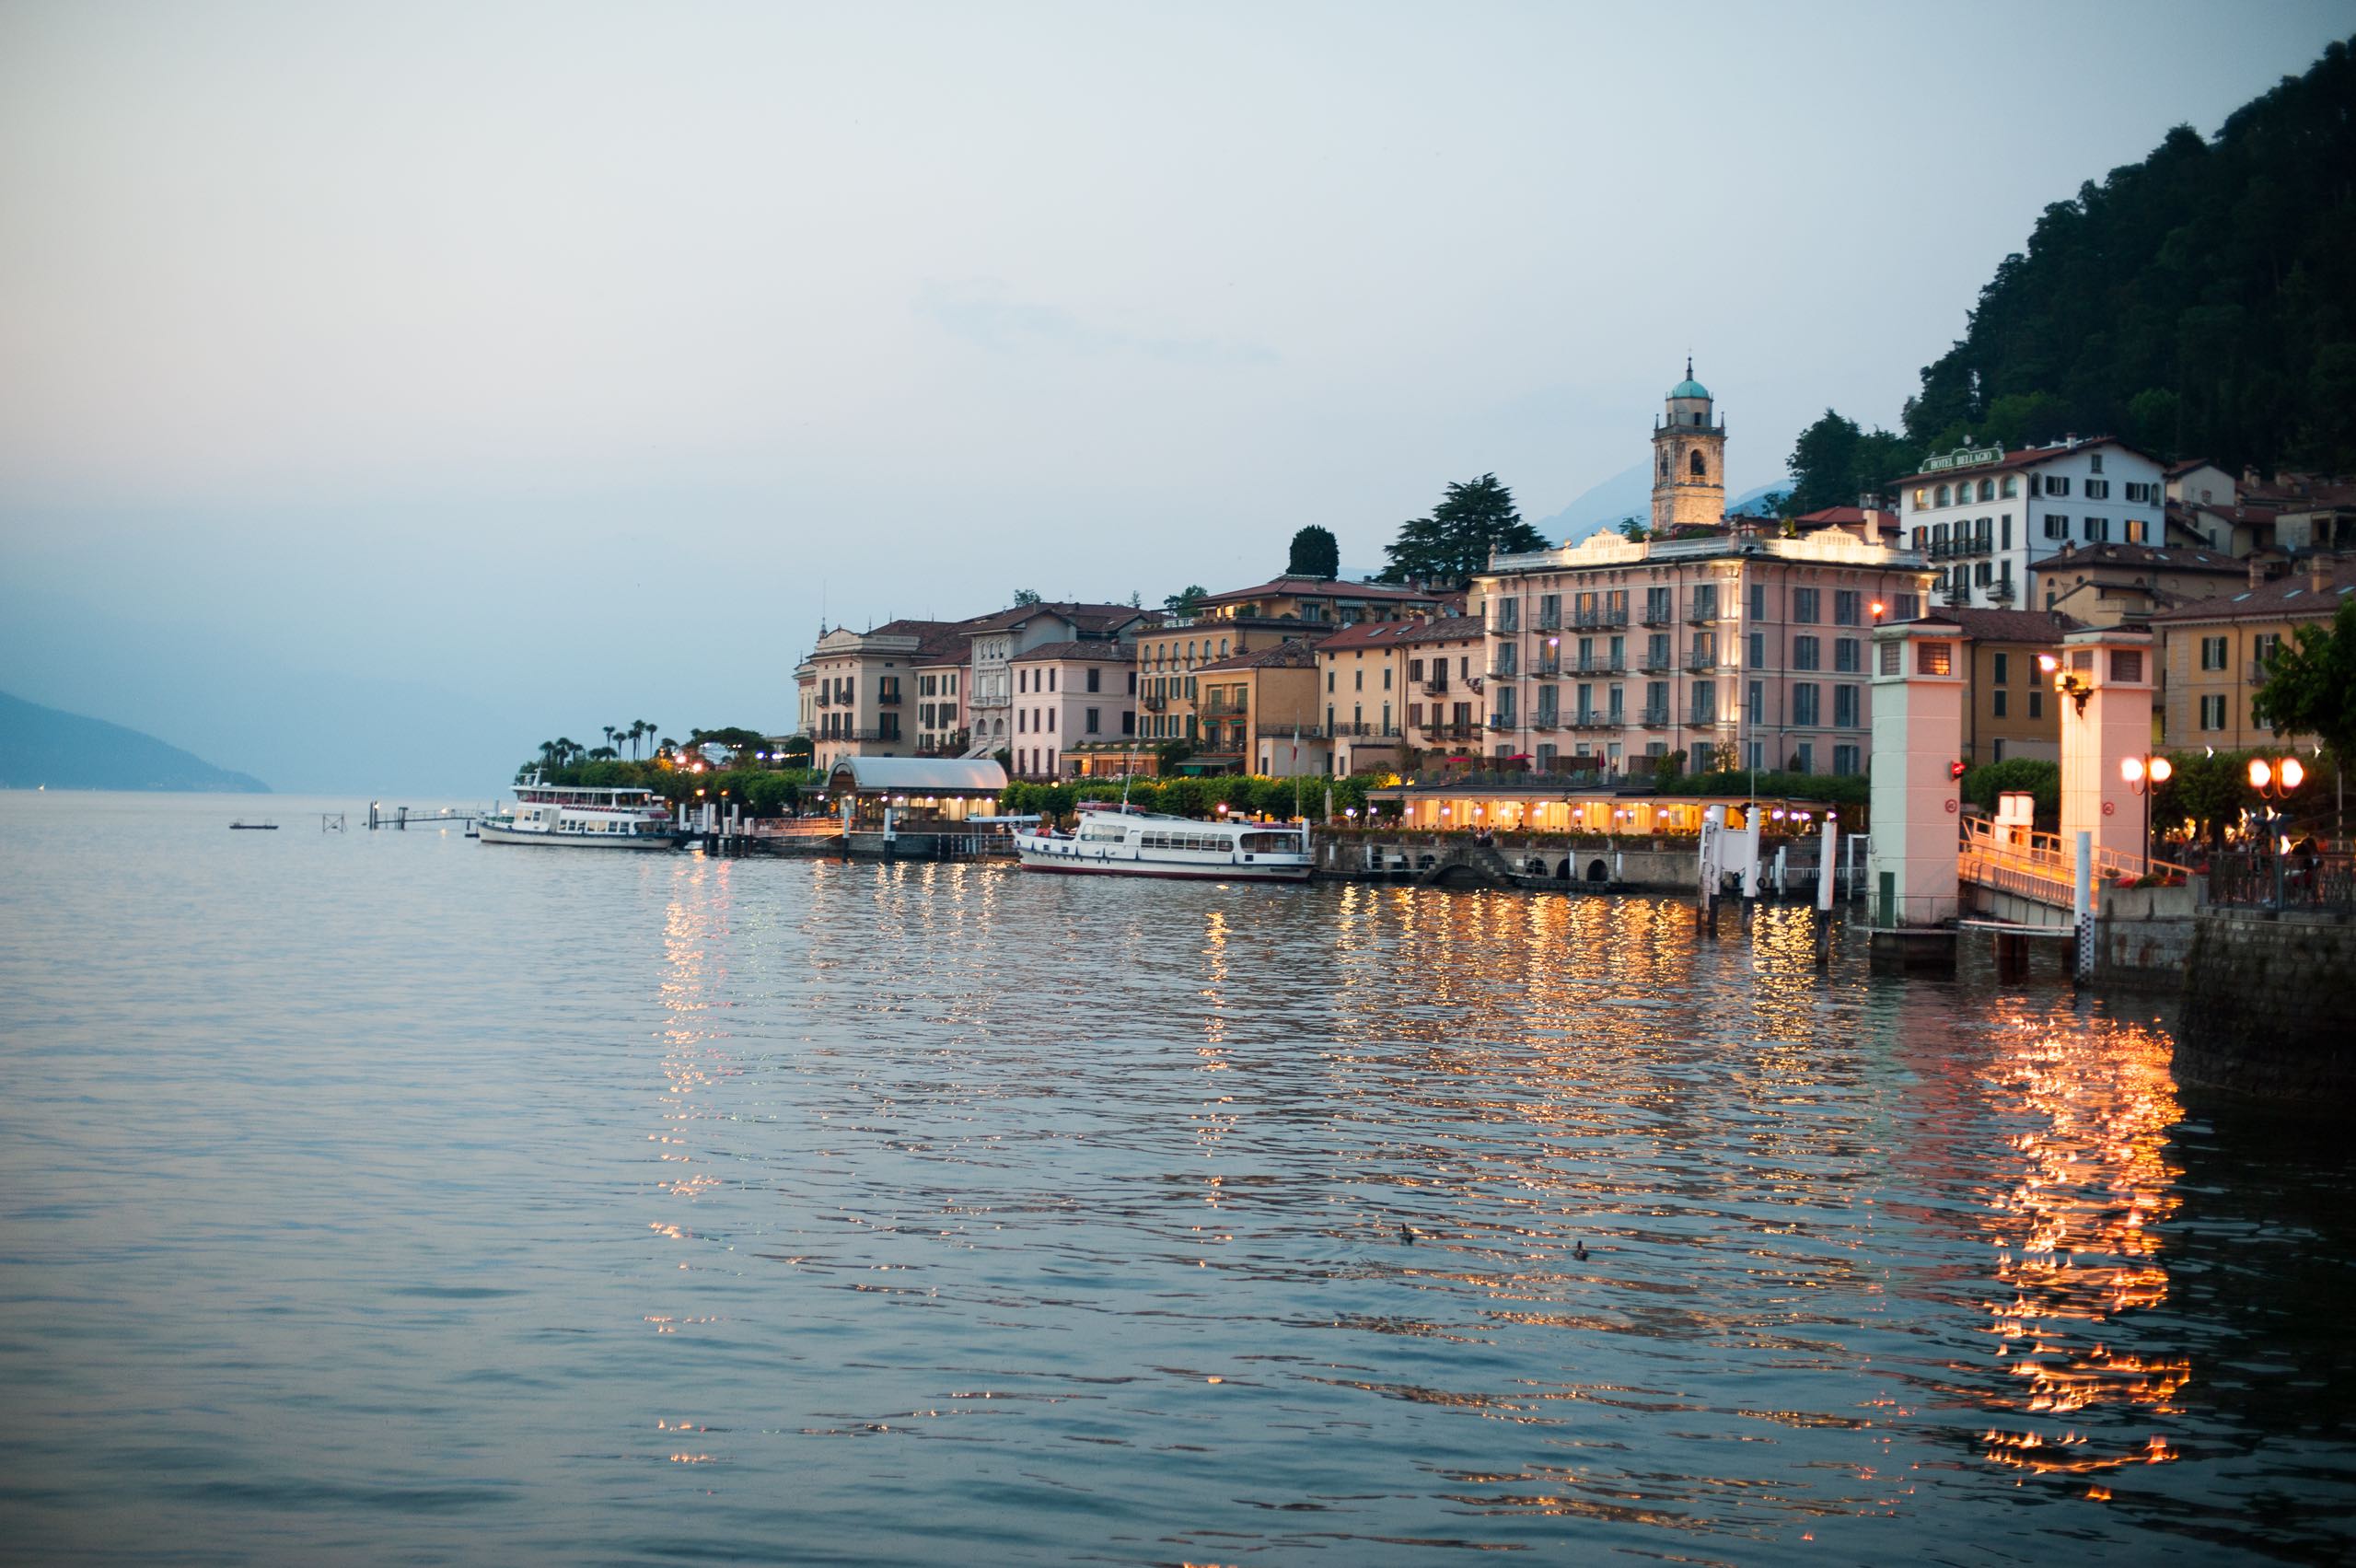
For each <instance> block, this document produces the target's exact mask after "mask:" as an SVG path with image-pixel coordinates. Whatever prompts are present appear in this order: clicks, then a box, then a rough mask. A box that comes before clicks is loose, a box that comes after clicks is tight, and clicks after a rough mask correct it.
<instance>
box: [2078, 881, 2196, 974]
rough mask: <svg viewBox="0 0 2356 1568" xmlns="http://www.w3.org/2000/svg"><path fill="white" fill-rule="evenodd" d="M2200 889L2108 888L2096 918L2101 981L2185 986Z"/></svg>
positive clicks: (2098, 972) (2098, 964)
mask: <svg viewBox="0 0 2356 1568" xmlns="http://www.w3.org/2000/svg"><path fill="white" fill-rule="evenodd" d="M2198 892H2199V889H2195V888H2106V889H2103V895H2102V913H2101V915H2100V916H2099V917H2098V918H2097V919H2096V920H2095V973H2094V981H2095V984H2096V985H2099V986H2104V987H2106V988H2112V989H2118V990H2125V991H2164V992H2166V993H2170V994H2171V995H2173V994H2175V993H2177V992H2179V991H2181V990H2183V989H2184V973H2185V963H2186V960H2187V959H2188V958H2190V957H2191V955H2192V915H2193V907H2194V900H2195V898H2196V896H2197V894H2198ZM2064 918H2067V917H2066V912H2065V916H2064Z"/></svg>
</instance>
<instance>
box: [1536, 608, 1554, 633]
mask: <svg viewBox="0 0 2356 1568" xmlns="http://www.w3.org/2000/svg"><path fill="white" fill-rule="evenodd" d="M1530 629H1531V630H1532V631H1534V632H1560V631H1561V630H1562V612H1561V610H1556V611H1554V612H1553V613H1552V614H1550V615H1549V614H1548V613H1547V612H1546V611H1544V610H1540V611H1538V619H1537V620H1536V621H1532V622H1531V623H1530Z"/></svg>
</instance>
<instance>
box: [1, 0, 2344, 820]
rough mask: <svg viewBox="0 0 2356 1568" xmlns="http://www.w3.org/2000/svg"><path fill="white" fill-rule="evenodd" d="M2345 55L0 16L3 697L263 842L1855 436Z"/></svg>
mask: <svg viewBox="0 0 2356 1568" xmlns="http://www.w3.org/2000/svg"><path fill="white" fill-rule="evenodd" d="M2352 30H2356V5H2351V4H2347V3H2340V4H2323V3H2313V4H2259V5H2236V6H2224V5H2218V6H2181V5H2148V4H2136V5H2130V4H2120V5H2092V4H2083V5H2059V6H2056V5H2050V4H2047V5H2034V6H2007V5H1989V6H1973V7H1969V8H1967V9H1965V10H1963V11H1955V10H1951V9H1933V8H1931V7H1921V6H1774V7H1769V6H1708V5H1689V6H1677V7H1641V8H1640V7H1636V6H1613V7H1600V6H1505V5H1489V6H1445V7H1443V6H1426V7H1407V6H1364V5H1350V6H1306V5H1301V6H1282V7H1266V6H1189V7H1184V8H1180V7H1176V6H1169V7H1154V8H1148V7H1141V6H1120V7H1107V6H996V7H981V6H858V7H853V6H830V7H818V6H774V5H741V6H738V5H722V4H702V5H684V6H661V7H656V6H599V5H584V4H571V3H568V4H563V5H547V6H531V5H496V6H474V5H469V6H436V5H415V6H370V7H359V6H324V5H227V4H191V5H162V4H155V5H135V4H117V5H87V4H55V5H50V4H32V3H25V0H14V3H9V4H5V5H0V215H5V222H0V366H6V371H5V374H0V552H5V555H0V563H5V564H4V565H0V690H7V691H13V692H15V693H16V694H17V695H19V696H23V697H27V698H29V699H31V700H33V701H36V702H43V703H52V704H54V705H58V706H64V707H69V708H74V709H75V710H77V711H81V712H86V713H90V714H96V715H97V716H100V717H105V718H110V719H113V720H116V721H118V722H122V723H127V724H132V725H134V726H139V727H142V728H145V729H149V730H151V731H153V732H155V733H157V734H158V735H161V736H162V737H163V738H166V739H168V740H170V741H172V742H174V743H175V744H179V745H182V746H186V747H188V748H190V749H193V750H196V751H197V752H199V753H200V754H201V755H203V756H205V757H207V758H208V759H209V760H211V761H216V762H219V763H221V764H223V765H225V766H228V767H233V768H241V769H246V770H249V771H251V772H257V773H260V774H261V776H263V777H264V778H267V779H269V780H270V781H271V782H272V783H273V784H278V785H279V786H280V787H281V788H288V787H296V788H319V789H333V790H339V791H359V792H370V793H374V792H378V791H381V790H387V789H411V790H425V789H447V790H448V791H452V792H456V793H459V794H464V795H469V796H488V795H490V794H492V793H493V792H495V791H496V790H497V789H498V788H499V787H500V786H501V785H502V784H504V783H505V779H506V777H507V774H508V772H509V770H510V769H511V768H512V766H513V764H514V762H515V761H517V760H519V759H520V758H522V757H523V756H524V755H526V754H527V753H528V751H529V750H530V749H531V748H532V746H533V744H534V743H536V742H537V741H539V740H540V739H541V738H545V737H548V736H551V735H554V734H557V733H559V732H563V733H567V734H570V735H572V736H573V737H574V738H578V739H583V740H586V741H589V742H591V743H595V741H597V740H598V739H600V738H602V737H601V736H600V735H599V733H598V728H599V725H600V724H601V723H625V722H627V721H628V720H630V719H633V718H642V717H643V718H652V719H654V720H656V722H658V723H659V724H661V725H662V726H663V727H664V728H665V729H666V730H667V731H670V732H673V733H679V734H684V733H685V731H686V730H687V729H688V727H690V726H691V725H695V724H712V725H717V724H725V723H742V724H749V725H756V726H765V727H770V728H773V729H782V728H785V727H789V726H790V725H791V722H792V719H793V716H794V696H793V683H792V670H793V667H794V665H795V662H796V660H797V658H798V657H799V656H800V655H801V654H802V653H803V652H804V651H805V649H806V648H807V645H808V644H809V641H810V638H811V635H812V633H813V631H814V629H815V627H816V625H817V623H818V619H819V614H820V606H821V600H822V599H823V604H824V607H825V612H826V614H827V616H828V618H829V619H830V620H832V621H848V622H851V623H853V624H865V623H866V622H867V621H871V620H872V621H881V620H885V619H888V618H890V617H892V616H895V615H925V614H934V615H939V616H943V617H948V616H955V615H963V614H971V613H976V612H979V611H982V610H989V609H992V608H995V607H997V606H998V605H1000V604H1002V603H1004V600H1005V599H1006V598H1008V596H1009V595H1010V594H1011V592H1012V591H1013V590H1014V589H1015V588H1016V587H1035V588H1038V589H1039V590H1040V591H1042V592H1044V593H1047V594H1049V595H1050V596H1051V597H1062V596H1065V595H1074V596H1080V597H1088V598H1127V597H1128V595H1129V594H1130V592H1131V591H1132V589H1134V590H1137V591H1139V592H1141V593H1142V594H1143V596H1144V598H1145V599H1146V601H1147V602H1148V603H1152V602H1155V601H1156V600H1158V599H1159V598H1162V597H1163V596H1164V595H1165V594H1166V593H1169V592H1170V591H1172V590H1173V589H1175V588H1177V587H1181V586H1183V585H1184V584H1186V583H1189V582H1201V583H1204V584H1207V585H1209V586H1211V587H1234V586H1237V585H1240V584H1242V583H1245V582H1248V581H1253V580H1257V579H1258V578H1259V577H1260V576H1263V575H1269V574H1271V573H1272V572H1274V571H1275V570H1276V569H1278V568H1279V567H1281V566H1282V563H1283V556H1284V550H1285V542H1286V540H1287V539H1288V538H1289V537H1290V535H1291V534H1292V532H1293V531H1294V529H1295V528H1299V527H1300V526H1302V525H1303V524H1305V523H1310V522H1315V523H1321V524H1323V525H1325V526H1327V527H1329V528H1332V529H1333V530H1334V532H1335V533H1336V534H1338V535H1339V536H1340V540H1341V544H1342V558H1343V560H1344V562H1345V563H1349V564H1351V565H1353V566H1357V565H1366V566H1372V565H1375V564H1378V563H1380V561H1381V559H1382V546H1383V544H1384V543H1385V542H1386V541H1387V540H1388V539H1389V538H1390V537H1391V535H1392V533H1393V531H1394V529H1395V528H1396V527H1397V525H1398V523H1399V520H1400V519H1401V518H1403V517H1409V516H1411V515H1413V514H1416V513H1418V512H1421V511H1422V510H1424V509H1425V508H1427V507H1428V506H1429V505H1431V504H1432V502H1433V499H1434V498H1435V497H1436V496H1437V495H1438V494H1439V492H1440V490H1441V487H1442V486H1443V485H1444V484H1445V482H1447V481H1449V480H1452V479H1464V478H1469V477H1471V476H1474V475H1477V474H1480V473H1481V472H1484V471H1490V470H1493V471H1495V472H1496V473H1497V474H1498V476H1499V477H1500V478H1501V479H1503V481H1504V482H1506V483H1508V484H1509V485H1511V486H1512V487H1513V488H1514V490H1515V494H1516V495H1517V496H1518V497H1519V498H1520V500H1521V503H1522V505H1523V509H1524V512H1525V514H1526V515H1527V516H1528V517H1531V518H1532V519H1533V520H1536V519H1538V518H1542V517H1547V516H1548V515H1549V514H1552V513H1554V512H1557V511H1559V510H1561V508H1562V507H1564V506H1565V505H1568V504H1569V503H1570V502H1571V501H1572V500H1573V498H1574V497H1576V496H1578V495H1579V494H1580V493H1581V492H1583V491H1584V490H1586V489H1587V488H1589V487H1590V486H1592V485H1594V484H1596V483H1597V482H1601V481H1604V480H1606V479H1607V478H1609V477H1611V476H1612V475H1613V474H1615V473H1617V472H1619V470H1624V469H1626V468H1628V467H1629V466H1630V465H1631V464H1635V463H1639V462H1642V460H1643V459H1644V455H1645V438H1646V436H1647V435H1648V433H1649V430H1650V425H1651V421H1652V418H1653V415H1654V412H1655V411H1656V410H1657V409H1658V407H1659V400H1660V396H1661V394H1662V392H1663V391H1664V390H1665V389H1666V388H1667V387H1668V385H1669V384H1670V383H1671V382H1672V381H1674V380H1676V379H1677V377H1678V376H1679V375H1680V374H1681V373H1682V371H1683V362H1684V355H1685V354H1686V352H1687V351H1688V350H1689V349H1690V350H1691V351H1692V353H1693V354H1694V355H1695V362H1696V363H1695V368H1696V372H1697V374H1698V375H1699V376H1700V378H1701V379H1702V380H1703V381H1705V382H1707V383H1708V384H1709V385H1710V386H1711V388H1712V390H1713V391H1714V392H1716V393H1717V395H1718V397H1719V400H1720V408H1721V410H1722V412H1723V413H1724V414H1725V416H1726V417H1727V420H1728V422H1729V425H1730V428H1731V437H1730V442H1729V468H1730V477H1731V480H1732V482H1733V486H1734V488H1735V489H1736V490H1742V489H1747V488H1749V487H1750V486H1753V485H1757V484H1762V483H1765V482H1769V481H1770V480H1772V479H1774V478H1776V477H1777V476H1778V474H1779V473H1780V470H1781V467H1782V459H1783V458H1784V456H1785V455H1786V454H1787V453H1788V452H1789V451H1790V449H1791V445H1792V438H1793V435H1794V434H1795V433H1796V431H1797V430H1798V429H1799V427H1800V426H1801V425H1803V424H1805V423H1806V422H1807V421H1808V420H1809V419H1810V418H1812V417H1814V415H1815V414H1816V412H1819V411H1821V410H1822V409H1823V408H1824V407H1825V406H1826V405H1827V404H1833V405H1837V406H1838V407H1840V409H1842V410H1843V411H1844V412H1849V413H1851V414H1852V415H1854V416H1857V417H1860V418H1863V419H1867V420H1872V421H1879V422H1883V423H1894V422H1895V420H1896V418H1897V414H1898V404H1899V403H1900V401H1902V399H1903V398H1904V397H1905V395H1906V394H1907V392H1908V391H1909V389H1911V387H1912V386H1913V383H1914V378H1915V374H1916V371H1917V369H1918V368H1919V367H1920V366H1921V365H1923V364H1924V363H1926V362H1927V361H1928V360H1930V359H1931V358H1932V357H1933V356H1935V355H1936V354H1939V353H1940V352H1941V351H1942V350H1944V347H1945V346H1946V344H1947V343H1949V342H1950V341H1951V340H1952V339H1954V338H1955V337H1956V335H1957V334H1958V333H1959V332H1960V331H1961V329H1962V326H1963V320H1964V313H1965V311H1966V310H1967V308H1968V307H1969V306H1970V304H1971V303H1972V301H1973V298H1974V296H1976V294H1977V291H1978V290H1979V286H1980V285H1982V284H1983V283H1984V282H1985V281H1986V280H1987V278H1988V276H1989V275H1990V271H1991V270H1992V269H1993V268H1994V266H1995V265H1996V263H1997V262H1998V261H2000V260H2001V259H2002V257H2003V256H2004V255H2005V254H2006V253H2007V252H2008V251H2011V250H2017V249H2019V248H2021V247H2022V245H2023V244H2024V243H2025V239H2026V237H2027V235H2028V232H2029V229H2030V226H2031V225H2032V224H2033V223H2034V222H2035V220H2036V218H2037V214H2038V212H2039V210H2040V209H2041V208H2042V207H2043V206H2044V205H2045V204H2046V203H2048V202H2052V201H2056V200H2060V199H2062V198H2064V197H2067V196H2069V195H2070V194H2072V192H2074V191H2075V190H2076V189H2077V187H2078V185H2079V183H2080V182H2081V181H2082V180H2087V179H2100V178H2101V177H2102V175H2103V174H2104V173H2105V172H2106V171H2107V170H2108V169H2110V168H2113V167H2114V166H2116V165H2118V164H2121V163H2126V162H2130V161H2133V160H2135V159H2137V158H2140V157H2142V156H2143V155H2144V154H2145V153H2147V152H2148V151H2149V150H2150V149H2151V148H2152V147H2153V145H2155V144H2156V143H2157V142H2158V141H2159V139H2160V137H2161V136H2162V135H2163V134H2165V131H2166V130H2167V129H2168V127H2170V126H2171V125H2174V124H2176V123H2179V122H2188V123H2190V124H2192V125H2194V126H2195V127H2197V128H2198V129H2199V130H2200V131H2201V132H2202V133H2203V134H2208V133H2211V132H2213V131H2214V130H2215V129H2216V127H2217V125H2218V122H2220V121H2221V120H2222V119H2223V117H2224V116H2225V115H2226V114H2227V113H2229V112H2230V111H2231V110H2233V109H2234V108H2235V107H2237V106H2238V105H2240V104H2241V103H2243V102H2244V101H2246V99H2249V98H2251V97H2252V96H2254V95H2255V94H2257V93H2258V92H2260V91H2262V90H2263V89H2264V88H2265V87H2268V86H2269V85H2270V84H2271V83H2272V82H2273V81H2275V80H2276V79H2277V78H2278V77H2280V76H2281V75H2285V74H2295V73H2298V72H2301V71H2304V69H2305V68H2306V67H2307V65H2308V64H2310V63H2311V62H2312V61H2313V60H2314V58H2315V55H2316V54H2317V53H2318V52H2320V51H2321V49H2322V48H2323V46H2324V45H2325V44H2326V43H2327V42H2328V41H2331V40H2332V39H2333V38H2335V37H2344V36H2346V35H2347V34H2349V33H2350V31H2352Z"/></svg>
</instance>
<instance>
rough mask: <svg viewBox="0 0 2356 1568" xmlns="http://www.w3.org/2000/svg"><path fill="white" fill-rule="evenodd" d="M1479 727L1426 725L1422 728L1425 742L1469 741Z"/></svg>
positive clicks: (1445, 724) (1442, 724) (1467, 725)
mask: <svg viewBox="0 0 2356 1568" xmlns="http://www.w3.org/2000/svg"><path fill="white" fill-rule="evenodd" d="M1477 733H1479V726H1475V725H1471V724H1447V723H1441V724H1427V725H1425V726H1423V738H1424V739H1426V740H1470V739H1471V738H1473V737H1474V736H1475V735H1476V734H1477Z"/></svg>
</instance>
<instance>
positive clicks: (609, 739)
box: [605, 725, 621, 757]
mask: <svg viewBox="0 0 2356 1568" xmlns="http://www.w3.org/2000/svg"><path fill="white" fill-rule="evenodd" d="M605 732H606V749H607V750H609V751H613V738H614V735H615V733H616V732H615V730H614V727H613V726H611V725H607V726H605ZM613 754H614V755H615V756H617V757H619V756H621V752H619V751H613Z"/></svg>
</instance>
